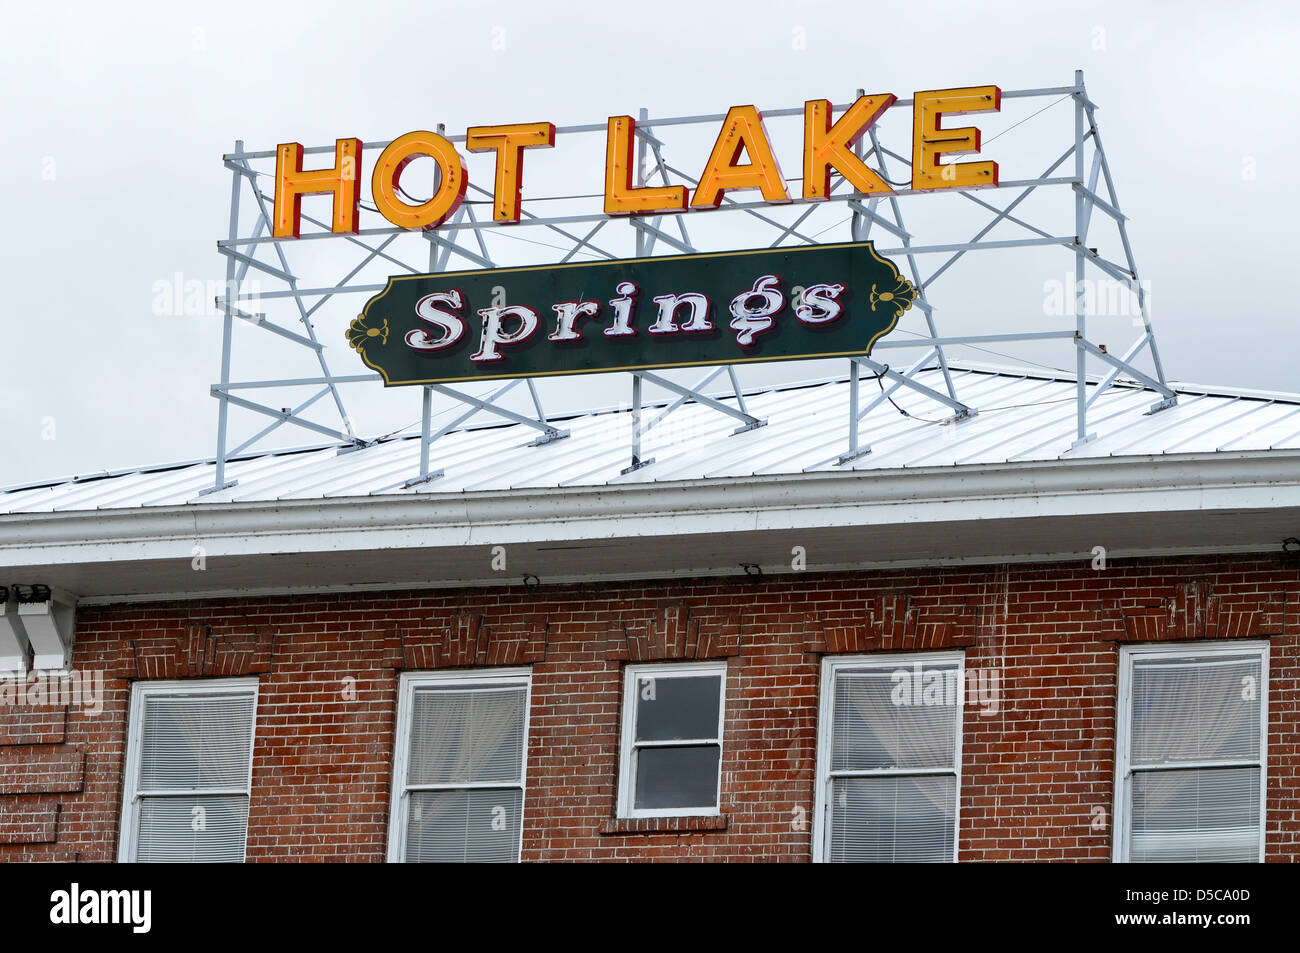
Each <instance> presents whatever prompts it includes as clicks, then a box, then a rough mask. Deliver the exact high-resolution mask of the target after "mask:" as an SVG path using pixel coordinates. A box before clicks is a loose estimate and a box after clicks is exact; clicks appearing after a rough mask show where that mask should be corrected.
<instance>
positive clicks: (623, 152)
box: [605, 116, 686, 215]
mask: <svg viewBox="0 0 1300 953" xmlns="http://www.w3.org/2000/svg"><path fill="white" fill-rule="evenodd" d="M635 138H636V120H634V119H633V118H632V117H631V116H610V117H609V128H608V131H607V132H606V134H605V214H606V215H643V214H645V213H646V212H684V211H686V187H685V186H681V185H660V186H655V187H654V188H650V187H647V186H642V187H641V188H633V187H632V161H633V159H632V142H633V140H634V139H635Z"/></svg>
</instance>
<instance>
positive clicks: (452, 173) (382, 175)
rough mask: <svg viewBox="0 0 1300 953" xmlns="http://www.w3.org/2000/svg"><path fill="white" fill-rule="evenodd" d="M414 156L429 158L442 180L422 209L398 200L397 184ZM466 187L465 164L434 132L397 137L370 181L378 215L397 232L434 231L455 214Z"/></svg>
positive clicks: (379, 162) (381, 157)
mask: <svg viewBox="0 0 1300 953" xmlns="http://www.w3.org/2000/svg"><path fill="white" fill-rule="evenodd" d="M416 156H430V157H431V158H432V159H433V161H434V162H436V163H438V169H439V171H440V172H441V173H442V176H441V178H440V179H439V182H438V191H437V192H435V193H434V195H433V198H431V199H429V201H427V202H425V203H423V204H422V205H408V204H407V203H406V202H403V201H402V200H401V199H400V198H398V197H397V189H398V184H397V180H398V177H399V176H401V174H402V169H403V168H405V167H406V164H407V163H408V162H410V161H411V160H412V159H414V158H415V157H416ZM468 187H469V179H468V178H467V177H466V175H465V160H464V159H462V158H461V156H460V154H459V153H458V152H457V151H456V149H455V147H454V146H452V144H451V143H450V142H448V141H447V140H446V139H445V138H444V137H443V136H440V135H438V134H437V133H436V132H408V133H407V134H406V135H404V136H398V137H397V138H396V139H394V140H393V141H392V142H390V143H389V144H388V147H387V148H386V149H384V151H383V152H381V153H380V154H379V161H378V162H376V163H375V171H374V174H373V175H371V177H370V191H371V194H373V195H374V198H375V208H377V209H378V210H379V214H380V215H382V216H384V218H386V219H388V220H389V221H390V222H392V223H393V224H394V225H396V226H397V227H399V228H419V229H424V230H426V231H427V230H428V229H431V228H437V227H438V226H439V225H441V224H442V223H443V222H445V221H447V219H449V218H450V217H451V216H452V215H453V214H455V212H456V209H458V208H460V203H461V201H462V200H463V199H464V198H465V189H466V188H468Z"/></svg>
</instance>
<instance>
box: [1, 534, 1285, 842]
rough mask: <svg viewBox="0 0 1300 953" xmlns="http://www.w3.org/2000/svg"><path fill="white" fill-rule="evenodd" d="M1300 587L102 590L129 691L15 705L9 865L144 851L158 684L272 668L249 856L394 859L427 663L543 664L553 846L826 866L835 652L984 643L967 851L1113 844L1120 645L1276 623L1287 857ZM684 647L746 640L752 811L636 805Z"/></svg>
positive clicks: (852, 582) (893, 584)
mask: <svg viewBox="0 0 1300 953" xmlns="http://www.w3.org/2000/svg"><path fill="white" fill-rule="evenodd" d="M1298 590H1300V569H1297V568H1294V567H1291V568H1283V567H1281V566H1280V565H1279V564H1278V562H1277V560H1276V559H1272V558H1268V559H1255V558H1215V559H1210V558H1196V559H1178V560H1163V561H1157V560H1143V561H1112V562H1111V563H1110V565H1109V567H1108V568H1106V569H1105V570H1101V571H1098V570H1093V569H1092V568H1091V567H1090V566H1089V565H1087V564H1080V565H1075V564H1071V565H1061V564H1052V565H1035V566H1010V567H1006V566H1002V567H988V568H977V569H965V568H963V569H925V570H920V569H918V570H908V571H902V572H888V573H883V572H872V573H843V574H834V575H816V574H806V575H804V574H799V575H794V574H792V575H782V576H769V577H766V578H764V579H762V580H759V581H750V580H747V579H743V578H742V579H738V580H704V581H701V582H698V583H693V582H664V583H642V582H638V583H625V584H617V585H600V586H561V587H543V588H541V589H538V590H527V589H525V588H524V587H522V586H515V587H509V588H497V589H471V590H456V591H423V592H401V593H386V594H358V595H346V596H337V595H331V596H300V597H282V598H262V599H250V600H222V601H210V602H189V603H180V602H178V603H167V604H146V605H122V606H110V607H100V608H82V609H81V610H80V611H79V612H78V617H77V644H76V649H75V659H74V662H75V666H76V667H77V668H78V669H81V670H83V671H84V670H93V669H102V670H104V671H105V673H106V680H105V692H106V698H105V702H104V710H103V712H102V714H100V715H98V716H92V715H89V714H87V713H85V712H83V711H81V710H78V709H75V708H74V709H72V710H70V711H66V710H63V709H53V710H48V709H31V708H28V709H18V708H10V709H3V708H0V859H3V860H26V859H31V860H48V859H75V858H80V859H82V860H94V861H103V860H112V859H114V858H115V857H116V850H117V838H118V826H119V812H120V798H121V793H122V778H123V756H124V752H125V747H126V745H125V731H126V724H127V703H128V698H129V689H130V682H131V680H133V679H135V678H136V677H158V678H177V677H193V676H203V675H223V674H224V675H239V674H257V675H258V677H259V679H260V695H259V702H258V714H257V738H256V744H255V751H254V761H253V788H252V800H251V808H250V816H249V837H248V858H249V859H250V860H258V861H262V860H296V859H311V860H366V861H380V860H382V859H383V858H384V855H385V842H386V833H387V827H388V802H389V789H390V782H391V776H390V770H389V765H390V761H391V756H392V749H393V731H394V719H395V713H396V687H397V677H398V673H399V671H400V670H401V669H403V668H425V667H432V666H439V667H448V666H464V665H489V664H503V665H519V664H531V666H532V671H533V703H532V715H531V721H530V737H529V752H528V759H529V762H528V789H527V794H526V802H525V821H524V838H523V855H524V859H525V860H588V859H595V860H600V859H653V858H672V859H680V858H699V859H716V860H758V859H761V860H807V859H809V857H810V843H811V837H812V814H813V775H814V766H815V753H816V722H817V697H818V679H819V668H820V665H819V663H820V660H821V658H822V654H821V653H822V652H825V651H853V652H866V651H877V650H899V651H905V650H911V649H925V648H942V647H948V648H951V647H955V646H961V647H964V648H965V651H966V658H967V667H968V669H970V668H997V669H999V670H1000V671H1001V689H1002V697H1001V701H1000V704H999V706H998V711H997V713H996V714H995V715H993V716H991V717H985V716H982V715H981V714H980V712H979V709H978V708H976V707H972V706H970V705H968V707H967V709H966V712H965V716H964V724H965V732H964V742H963V757H962V785H961V827H960V830H959V832H958V838H959V846H960V856H961V859H962V860H999V859H1024V860H1097V861H1105V860H1108V859H1109V858H1110V856H1111V833H1110V815H1111V811H1112V799H1113V775H1114V761H1115V737H1114V736H1115V692H1116V686H1117V681H1118V679H1117V654H1118V653H1117V644H1119V643H1122V642H1125V641H1128V642H1133V641H1150V640H1154V639H1163V640H1180V641H1181V640H1185V639H1195V638H1224V637H1254V638H1262V637H1267V636H1271V645H1272V649H1271V653H1270V669H1269V676H1270V681H1269V685H1270V697H1269V735H1268V737H1269V750H1268V760H1269V763H1268V789H1267V808H1268V813H1267V822H1266V823H1267V829H1266V841H1267V857H1268V859H1269V860H1291V861H1295V860H1300V710H1298V709H1300V597H1298V596H1297V591H1298ZM1284 607H1285V608H1284ZM1284 631H1285V634H1283V633H1284ZM660 658H682V659H691V658H726V659H727V660H728V679H727V686H728V688H727V700H726V705H727V707H726V727H725V739H724V756H723V772H724V777H723V810H724V813H725V814H726V816H727V820H726V826H725V829H721V830H686V831H679V832H655V833H645V832H636V831H631V830H629V829H628V828H629V826H630V825H619V824H615V823H612V814H613V812H614V798H615V794H616V785H617V775H618V738H619V718H620V711H619V705H620V698H621V685H622V678H621V671H622V667H623V665H624V664H625V662H626V661H628V660H632V661H636V660H639V659H646V660H652V659H660ZM347 678H354V679H355V680H356V682H355V694H356V697H355V700H349V699H347V698H345V696H344V689H345V688H346V687H348V684H349V683H347V682H345V679H347ZM642 826H644V825H642ZM652 826H653V825H652ZM715 826H717V825H715Z"/></svg>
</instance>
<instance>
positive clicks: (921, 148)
mask: <svg viewBox="0 0 1300 953" xmlns="http://www.w3.org/2000/svg"><path fill="white" fill-rule="evenodd" d="M1001 108H1002V90H1000V89H998V87H996V86H969V87H966V88H964V89H934V90H929V91H927V92H923V93H917V94H916V97H915V99H914V100H913V104H912V188H914V189H916V190H917V191H919V192H932V191H934V190H935V189H977V188H980V187H982V186H988V185H997V184H998V164H997V163H996V162H955V163H953V164H951V165H944V166H941V165H940V164H939V157H940V156H941V155H970V154H972V153H975V152H979V151H980V131H979V130H978V129H976V128H975V127H974V126H963V127H962V128H960V129H944V128H942V127H940V125H939V119H940V118H941V117H942V116H943V115H944V113H952V114H953V115H962V114H964V113H991V112H997V111H998V110H999V109H1001Z"/></svg>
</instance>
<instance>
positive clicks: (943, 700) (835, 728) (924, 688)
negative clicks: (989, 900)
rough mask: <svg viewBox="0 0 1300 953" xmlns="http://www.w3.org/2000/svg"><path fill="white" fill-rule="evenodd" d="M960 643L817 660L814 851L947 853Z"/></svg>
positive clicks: (856, 855)
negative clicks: (948, 648) (944, 649)
mask: <svg viewBox="0 0 1300 953" xmlns="http://www.w3.org/2000/svg"><path fill="white" fill-rule="evenodd" d="M963 677H964V663H963V656H962V655H961V653H927V654H925V655H909V656H872V657H869V658H863V657H854V658H827V659H825V660H824V661H823V662H822V686H821V712H820V717H819V719H818V721H819V724H818V731H817V815H816V817H815V818H814V822H813V859H814V860H818V861H835V862H853V861H857V862H876V863H881V862H893V861H900V862H901V861H907V862H918V861H933V862H938V861H948V862H951V861H955V860H956V859H957V821H958V812H957V794H958V789H959V787H960V780H961V771H960V765H961V719H962V700H963V698H964V693H963V687H964V684H963Z"/></svg>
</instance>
